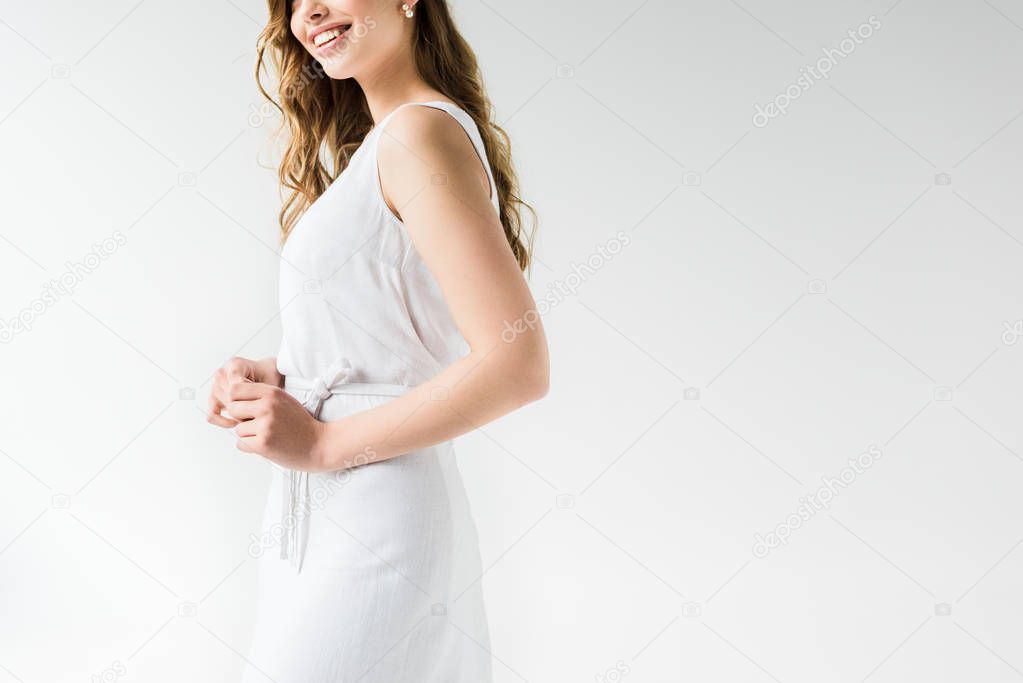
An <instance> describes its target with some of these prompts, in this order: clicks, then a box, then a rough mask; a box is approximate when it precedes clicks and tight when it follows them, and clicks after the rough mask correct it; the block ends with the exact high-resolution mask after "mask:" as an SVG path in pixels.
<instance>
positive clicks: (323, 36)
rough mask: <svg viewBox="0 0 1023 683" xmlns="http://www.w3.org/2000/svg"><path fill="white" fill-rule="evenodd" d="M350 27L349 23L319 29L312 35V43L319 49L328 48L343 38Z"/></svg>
mask: <svg viewBox="0 0 1023 683" xmlns="http://www.w3.org/2000/svg"><path fill="white" fill-rule="evenodd" d="M351 27H352V25H351V24H338V25H337V26H331V27H330V28H327V29H324V30H321V31H319V32H318V33H316V34H315V35H314V36H313V45H314V46H316V48H317V49H321V50H325V49H330V48H332V47H334V46H336V45H338V44H340V43H341V41H342V40H344V38H345V36H346V35H347V34H348V30H349V29H351Z"/></svg>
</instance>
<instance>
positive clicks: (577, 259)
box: [0, 0, 1023, 683]
mask: <svg viewBox="0 0 1023 683" xmlns="http://www.w3.org/2000/svg"><path fill="white" fill-rule="evenodd" d="M423 1H424V2H430V0H423ZM453 7H454V11H455V14H456V18H457V20H458V22H459V24H460V26H461V27H462V29H463V31H464V33H465V35H466V37H467V39H468V40H469V42H470V43H471V44H472V45H473V46H474V47H475V49H476V50H477V52H478V55H479V58H480V60H481V64H482V67H483V70H484V75H485V77H486V82H487V85H488V88H489V93H490V95H491V97H492V98H493V101H494V103H495V106H496V110H497V115H498V121H499V123H501V125H503V126H504V127H505V128H506V129H507V130H508V131H509V133H510V135H511V138H512V141H513V144H514V147H513V153H514V159H515V163H516V165H517V168H518V171H519V173H520V176H521V180H522V185H523V188H522V189H523V194H524V196H525V197H526V198H527V200H528V201H530V202H531V203H532V204H533V205H534V206H535V207H536V208H537V210H538V212H539V214H540V238H539V249H538V253H537V256H538V258H537V266H536V268H535V270H534V271H533V275H532V285H533V287H534V291H535V293H536V295H537V297H538V298H541V297H544V296H546V295H547V293H548V291H549V287H551V286H553V285H555V284H560V286H561V287H562V288H563V289H565V290H570V293H569V294H568V295H567V296H564V297H562V298H559V299H558V300H557V303H556V305H553V306H548V307H547V313H546V315H545V321H544V322H545V325H546V327H547V330H548V333H549V336H550V342H551V348H552V388H551V392H550V394H549V396H548V397H547V398H546V399H545V400H543V401H542V402H540V403H536V404H533V405H531V406H529V407H527V408H526V409H524V410H522V411H520V412H519V413H516V414H514V415H512V416H509V417H507V418H505V419H502V420H500V421H498V422H497V423H494V424H491V425H488V426H487V427H485V428H484V429H482V430H480V431H479V432H476V433H473V434H471V435H468V436H466V437H464V438H462V439H460V440H459V442H458V446H457V447H458V451H459V460H460V464H461V467H462V471H463V473H464V476H465V479H466V484H467V487H468V489H469V493H470V497H471V500H472V503H473V507H474V511H475V515H476V518H477V523H478V527H479V530H480V535H481V543H482V553H483V560H484V565H485V567H487V570H486V573H485V575H484V577H483V579H482V581H483V586H484V590H485V594H486V597H487V600H488V608H489V615H490V622H491V631H492V651H493V656H494V660H495V662H494V667H495V675H496V678H497V680H498V681H502V682H504V681H521V680H525V681H530V682H532V683H539V682H541V681H551V682H558V683H562V682H567V681H604V680H606V681H616V680H619V678H622V679H623V680H634V681H637V683H638V682H639V681H650V682H653V681H729V682H732V681H768V680H774V681H784V682H786V683H788V682H796V681H808V682H810V681H812V682H815V683H816V682H817V681H862V680H866V679H869V680H871V681H878V682H880V681H909V680H912V681H924V680H926V681H1018V680H1021V679H1023V648H1021V643H1023V616H1021V615H1023V590H1021V588H1020V582H1019V577H1020V576H1021V574H1023V548H1021V547H1020V546H1021V540H1023V538H1021V537H1023V499H1021V496H1020V495H1019V491H1020V485H1021V484H1023V437H1021V434H1020V430H1019V429H1018V425H1019V420H1020V409H1021V407H1023V397H1021V392H1020V386H1021V381H1023V322H1019V323H1018V325H1019V327H1018V328H1016V327H1015V325H1016V324H1017V321H1020V320H1023V270H1021V267H1020V266H1021V264H1023V226H1021V223H1023V199H1021V197H1023V193H1021V192H1020V187H1021V181H1023V155H1021V150H1023V120H1021V115H1023V80H1021V78H1020V73H1021V67H1023V6H1021V5H1020V3H1019V2H1015V1H1014V0H990V1H989V2H987V1H983V0H884V1H883V2H882V1H876V2H875V1H872V0H864V1H861V2H838V1H835V0H828V1H821V0H787V1H784V2H769V1H768V0H741V1H740V2H731V1H726V0H717V1H714V2H706V1H704V2H695V1H669V0H647V1H643V0H627V1H625V2H606V1H603V0H601V1H597V2H585V3H581V2H566V1H555V2H552V1H549V0H548V1H545V2H540V1H538V0H516V2H506V3H497V2H496V1H494V0H491V1H490V2H484V1H483V0H458V1H457V2H456V3H454V5H453ZM871 15H874V16H875V17H876V18H877V20H879V21H880V24H881V27H880V28H879V29H877V30H876V31H874V32H873V35H872V36H871V37H870V38H869V39H866V40H863V41H862V44H859V45H856V47H855V49H854V51H852V52H851V53H850V54H848V55H847V56H844V57H843V58H841V59H840V60H837V64H836V65H835V66H834V68H833V69H832V71H831V73H830V78H828V79H826V80H819V81H815V82H813V83H812V85H811V87H809V88H808V89H807V90H806V91H805V92H803V93H802V94H801V96H800V97H799V98H797V99H795V100H794V101H792V102H791V105H790V107H789V108H788V112H787V114H785V115H783V116H778V117H776V118H773V119H771V120H769V121H768V122H767V125H765V126H759V127H758V126H756V125H754V124H753V118H752V117H753V114H754V113H755V111H756V110H755V105H756V104H760V105H765V104H766V103H768V102H769V101H771V100H773V99H774V98H775V97H776V96H777V95H779V94H780V93H783V92H784V91H785V90H786V88H787V87H788V86H789V85H790V84H793V83H795V82H796V81H797V79H798V78H799V77H800V75H801V69H802V68H803V67H804V66H806V65H812V64H815V63H816V62H817V60H819V59H820V58H821V57H822V55H823V53H822V50H823V49H825V48H838V47H839V45H840V43H841V41H842V40H843V39H844V38H846V37H847V32H848V31H849V30H854V31H855V30H856V29H857V28H858V27H859V26H860V25H861V24H864V23H866V22H868V20H869V17H870V16H871ZM264 17H265V8H264V5H263V4H262V3H261V2H259V1H258V0H244V1H243V0H235V2H230V1H228V0H201V1H200V0H175V1H173V2H171V1H170V0H143V1H142V2H136V0H108V1H106V2H102V3H98V2H88V3H87V2H71V0H54V1H53V2H20V1H15V0H0V60H2V63H3V65H4V69H3V72H2V76H0V79H2V88H0V150H2V152H0V153H2V159H3V161H2V164H0V193H2V200H3V201H2V205H0V273H2V278H3V279H2V287H0V319H2V320H4V321H7V322H8V323H9V321H10V320H11V319H13V318H17V317H18V316H20V315H27V316H28V317H30V318H31V320H32V329H31V330H30V331H25V332H21V333H18V334H13V335H8V337H9V338H7V340H6V341H7V343H4V344H3V345H0V377H2V381H3V391H2V397H0V682H2V683H8V682H9V681H25V682H29V681H33V682H34V681H89V680H97V679H102V680H123V681H146V682H157V681H185V680H188V681H233V680H237V679H238V677H239V676H240V674H241V671H242V669H243V667H244V666H246V664H245V662H244V660H243V655H244V654H245V653H246V651H247V647H248V638H249V624H250V622H251V619H252V617H253V604H252V601H251V599H250V596H251V595H252V594H253V588H254V580H255V574H254V566H255V565H254V562H253V561H252V560H250V559H249V558H248V555H247V549H248V544H249V534H250V533H255V532H258V531H259V524H260V515H261V513H262V504H263V500H264V498H265V495H266V493H267V491H266V487H267V485H268V481H269V471H270V470H269V468H268V466H267V465H266V464H265V463H264V462H262V461H260V460H259V459H258V458H254V457H253V456H248V455H243V454H240V453H239V452H237V451H236V450H235V449H234V447H233V435H232V434H231V433H230V432H224V431H221V430H218V429H216V428H214V427H212V426H210V425H208V424H207V423H206V422H205V419H204V416H203V408H204V405H205V398H206V395H207V393H208V389H209V384H208V382H209V378H210V375H211V374H212V373H213V371H214V370H215V369H216V368H217V367H218V365H219V364H220V363H221V362H223V360H224V359H226V358H227V357H229V356H231V355H234V354H241V355H246V356H252V357H261V356H267V355H273V354H274V353H275V350H276V345H277V343H278V341H279V326H278V322H277V320H276V318H275V312H276V307H277V301H276V281H277V253H278V247H277V227H276V222H275V221H276V211H277V207H278V199H277V192H276V184H275V178H274V174H273V172H272V170H270V169H268V168H265V167H261V166H260V162H262V163H263V164H264V165H265V166H267V165H269V162H270V160H271V157H270V154H269V147H268V145H267V142H266V141H267V137H268V135H269V133H270V131H271V130H272V128H274V127H275V125H276V119H274V118H272V117H270V118H265V119H264V118H263V115H262V114H261V113H260V107H261V106H262V103H263V101H262V99H261V98H260V97H259V95H258V93H257V91H256V89H255V86H254V82H253V78H252V68H253V63H254V51H253V46H254V42H255V36H256V34H257V32H258V30H259V29H260V27H261V24H262V22H263V20H264ZM760 123H763V121H761V122H760ZM942 174H944V175H942ZM116 231H120V233H121V234H123V235H124V236H125V238H126V241H125V244H124V245H123V246H120V247H118V248H117V249H116V251H114V253H112V254H110V255H109V256H108V257H107V258H105V259H102V262H101V263H99V264H98V265H97V267H96V268H94V269H92V271H91V272H88V273H85V274H84V276H83V277H82V278H81V281H80V282H77V284H76V286H75V287H74V290H73V293H71V294H69V295H66V296H61V297H59V298H58V299H57V300H56V301H55V302H52V303H51V304H49V305H46V306H44V307H43V309H42V310H41V311H36V312H34V313H28V314H25V313H24V311H25V310H31V306H32V303H33V301H34V300H37V299H38V298H39V297H40V295H41V293H42V292H43V290H44V287H45V286H46V283H47V282H48V281H49V280H51V279H56V278H60V277H61V276H62V274H63V273H65V271H66V270H67V268H68V267H69V266H68V263H69V262H71V263H78V262H82V261H83V259H84V258H85V257H86V255H87V254H89V253H90V252H91V251H92V250H93V245H95V244H99V243H100V242H102V241H103V240H104V239H105V238H108V237H110V236H112V235H114V234H115V232H116ZM619 231H624V232H625V233H627V234H628V235H629V238H630V242H629V245H628V246H627V247H626V248H624V249H622V250H621V251H620V252H619V253H618V254H617V255H616V256H614V257H613V258H611V259H610V260H606V261H603V262H601V263H599V264H598V265H599V267H597V268H594V269H593V270H592V271H590V272H586V273H585V275H584V277H577V276H576V275H573V273H575V272H576V269H575V267H576V266H578V265H579V264H583V263H585V262H586V261H587V259H589V258H590V256H591V255H593V254H595V253H598V252H597V250H598V247H599V246H601V245H604V244H606V243H607V242H608V241H609V240H612V239H614V237H615V235H616V234H617V233H618V232H619ZM598 260H599V259H598ZM1017 337H1019V341H1018V342H1017ZM687 390H688V391H687ZM193 396H194V398H192V397H193ZM872 445H873V446H876V447H877V448H879V449H880V452H881V454H882V455H881V457H879V458H878V459H877V460H876V462H874V463H873V464H871V465H870V467H869V468H868V469H865V470H864V471H862V472H861V473H860V474H859V475H857V476H856V477H855V479H854V480H853V481H852V483H850V484H849V485H848V486H845V487H839V489H838V490H839V492H838V495H837V496H836V497H835V498H834V500H833V501H832V502H831V504H830V506H829V507H828V509H824V510H820V511H819V512H816V513H815V514H813V515H810V518H809V519H808V520H806V521H805V522H803V521H802V520H800V522H801V524H800V525H799V528H796V529H794V530H793V531H792V533H791V537H790V538H789V540H788V542H787V543H786V544H785V545H783V546H782V547H779V548H776V549H773V550H771V551H770V552H768V553H767V556H766V557H762V558H761V557H755V556H754V553H753V547H754V538H755V536H756V534H764V535H766V534H768V533H769V532H771V531H772V530H773V529H775V528H776V527H778V525H784V524H786V519H787V518H788V516H789V515H790V514H791V513H794V512H796V511H797V510H798V509H799V507H800V505H801V500H802V499H803V497H804V496H808V495H811V494H814V493H815V492H816V491H818V489H820V488H821V487H822V486H824V484H823V483H822V477H828V478H830V477H838V476H839V475H840V473H841V471H842V468H843V467H844V466H846V464H847V461H848V459H849V458H855V457H856V456H858V455H859V454H861V453H865V452H867V450H868V449H869V448H870V447H871V446H872Z"/></svg>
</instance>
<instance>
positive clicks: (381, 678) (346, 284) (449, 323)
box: [244, 101, 500, 683]
mask: <svg viewBox="0 0 1023 683" xmlns="http://www.w3.org/2000/svg"><path fill="white" fill-rule="evenodd" d="M410 105H421V106H429V107H434V108H437V109H441V110H443V111H446V112H447V113H448V114H450V115H451V116H452V117H454V119H455V120H456V121H457V122H458V123H459V124H460V125H461V126H462V128H463V129H464V130H465V132H466V134H467V135H468V136H469V138H470V140H471V141H472V143H473V145H474V146H475V148H476V151H477V153H478V154H479V156H480V158H481V159H482V161H483V164H484V166H485V167H486V172H487V176H488V178H489V180H490V187H491V200H492V204H493V206H494V210H495V211H498V212H499V211H500V207H499V204H498V198H497V193H496V191H495V190H494V177H493V172H492V170H491V168H490V164H489V161H488V160H487V157H486V151H485V149H484V146H483V141H482V139H481V137H480V134H479V130H478V129H477V128H476V125H475V122H474V121H473V119H472V117H470V116H469V115H468V113H466V112H465V111H464V110H462V109H461V108H459V107H457V106H456V105H453V104H450V103H447V102H442V101H433V102H408V103H405V104H403V105H401V106H400V107H398V108H397V109H395V110H394V111H392V112H391V113H390V114H388V115H387V116H385V117H384V118H383V120H381V121H380V122H379V123H378V124H377V125H376V126H375V127H374V128H373V129H372V130H371V131H370V132H369V134H368V135H367V136H366V138H365V139H364V140H363V142H362V144H361V146H360V147H359V148H358V149H357V151H356V152H355V154H354V155H353V157H352V158H351V160H350V162H349V165H348V167H347V168H346V169H345V170H344V172H343V173H342V174H341V175H340V176H339V177H338V178H337V179H336V180H335V181H334V182H333V184H332V185H331V186H330V187H329V188H328V189H327V190H326V192H324V193H323V195H322V196H320V197H319V199H317V201H316V202H314V203H313V205H312V206H311V207H309V209H308V210H307V211H306V213H305V214H304V215H303V217H302V218H301V220H300V221H299V223H298V224H297V225H296V226H295V227H294V229H293V231H292V234H291V235H290V237H289V238H288V240H287V242H286V243H285V247H284V249H283V251H282V253H281V261H282V263H281V277H280V306H281V322H282V325H283V330H284V331H283V340H282V344H281V349H280V353H279V356H278V359H277V367H278V369H279V371H280V372H281V374H283V375H284V376H285V389H286V390H287V391H288V392H289V393H291V394H292V395H293V396H295V397H296V398H297V399H298V400H300V401H302V402H303V404H304V405H305V406H306V408H307V409H308V410H309V411H310V412H311V413H312V414H313V415H314V416H316V417H318V418H319V419H321V420H324V421H331V420H336V419H339V418H341V417H343V416H345V415H348V414H351V413H355V412H359V411H363V410H368V409H370V408H373V407H375V406H378V405H381V404H382V403H385V402H387V401H389V400H393V398H394V397H395V396H399V395H401V394H403V393H404V392H406V391H408V390H409V389H410V388H412V387H414V386H416V385H418V384H420V383H422V382H424V381H426V380H427V379H429V378H430V377H432V376H433V375H435V374H437V373H438V372H439V371H440V370H442V369H443V368H444V367H445V366H447V365H448V364H450V363H451V362H453V361H454V360H456V359H457V358H459V357H460V356H462V355H464V354H465V353H466V352H467V351H468V345H467V344H466V342H465V340H464V339H463V338H462V336H461V335H460V333H459V332H458V330H457V328H456V326H455V324H454V322H453V320H452V318H451V314H450V312H449V310H448V308H447V305H446V304H445V302H444V300H443V298H442V296H441V292H440V289H439V287H438V285H437V283H436V281H435V280H434V278H433V276H432V275H431V274H430V272H429V271H428V270H427V268H426V266H425V265H424V263H423V261H422V260H421V258H420V256H419V254H418V253H417V251H416V249H415V247H414V246H413V244H412V242H411V240H410V238H409V236H408V234H407V232H406V231H405V228H404V225H403V224H402V223H401V221H399V220H398V219H397V218H396V217H395V216H394V214H393V213H392V212H391V211H390V209H389V208H388V207H387V205H386V203H385V202H384V199H383V195H382V193H381V190H380V184H379V180H378V175H377V142H378V139H379V137H380V135H381V132H382V131H383V130H384V127H385V126H386V125H387V122H388V121H389V120H390V118H391V117H392V116H393V115H394V114H395V113H396V112H397V111H399V110H400V109H401V108H403V107H406V106H410ZM363 457H364V459H363V461H362V462H363V463H364V464H360V465H359V466H357V467H355V468H353V469H350V470H345V471H342V472H340V473H328V474H308V473H303V472H293V471H290V470H284V469H282V468H280V467H277V466H276V465H275V466H274V473H273V482H272V487H271V489H270V496H269V499H268V501H267V505H266V509H265V520H264V525H263V529H262V533H261V534H260V535H259V536H258V537H257V536H256V535H253V537H252V544H251V546H250V554H251V555H252V556H254V557H258V558H259V559H258V562H259V593H258V596H257V605H258V606H257V618H256V628H255V634H254V640H253V643H252V648H251V650H250V652H249V655H248V657H247V660H248V666H247V667H246V673H245V677H244V681H245V682H246V683H254V682H256V681H261V682H265V681H267V680H270V681H274V682H275V683H355V682H356V681H359V682H361V683H372V682H379V683H403V682H405V681H410V682H411V681H415V682H417V683H433V682H441V681H444V682H452V683H454V682H466V681H471V682H473V683H487V682H489V681H490V680H491V664H490V661H491V660H490V653H489V648H490V642H489V632H488V628H487V621H486V614H485V610H484V605H483V598H482V593H481V587H480V576H481V574H482V570H481V567H480V557H479V545H478V540H477V535H476V528H475V525H474V523H473V521H472V517H471V514H470V510H469V506H468V501H467V499H466V495H465V490H464V487H463V485H462V480H461V477H460V475H459V472H458V468H457V466H456V463H455V457H454V450H453V448H452V443H451V442H450V441H448V442H445V443H442V444H439V445H437V446H434V447H431V448H426V449H423V450H420V451H416V452H414V453H408V454H405V455H401V456H398V457H396V458H392V459H390V460H385V461H380V462H374V461H373V454H372V453H366V454H364V456H363Z"/></svg>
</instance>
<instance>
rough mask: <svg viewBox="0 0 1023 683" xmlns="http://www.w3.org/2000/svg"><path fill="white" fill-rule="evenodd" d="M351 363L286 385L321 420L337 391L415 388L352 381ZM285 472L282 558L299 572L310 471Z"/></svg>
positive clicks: (386, 392)
mask: <svg viewBox="0 0 1023 683" xmlns="http://www.w3.org/2000/svg"><path fill="white" fill-rule="evenodd" d="M352 375H353V370H352V364H351V363H350V362H349V360H348V359H347V358H341V359H340V360H338V361H337V362H335V363H334V364H333V365H331V366H330V368H329V369H328V370H327V372H325V373H324V374H323V375H321V376H320V377H314V378H312V379H306V378H302V377H295V376H293V375H288V376H286V377H285V378H284V388H285V389H286V390H288V391H289V393H290V392H292V391H297V392H303V393H304V394H305V398H304V399H303V400H302V405H303V406H304V407H305V409H306V410H307V411H309V413H310V414H311V415H312V416H313V417H314V418H315V419H317V420H318V419H320V411H321V410H323V404H324V403H325V402H326V401H327V399H329V398H330V397H331V396H335V395H337V394H354V395H360V396H392V397H397V396H401V395H403V394H405V393H406V392H407V391H409V390H410V389H412V387H410V386H406V385H404V384H366V383H358V382H352V381H351V378H352ZM280 469H281V471H282V472H283V474H284V490H283V494H284V499H283V502H282V505H281V527H282V528H283V535H282V537H281V559H282V560H285V559H287V560H290V562H291V566H292V567H294V569H295V571H296V573H298V572H301V571H302V560H303V559H304V558H305V549H306V546H307V545H308V543H309V515H310V514H311V513H312V504H311V497H310V495H309V473H308V472H303V471H300V470H290V469H287V468H280Z"/></svg>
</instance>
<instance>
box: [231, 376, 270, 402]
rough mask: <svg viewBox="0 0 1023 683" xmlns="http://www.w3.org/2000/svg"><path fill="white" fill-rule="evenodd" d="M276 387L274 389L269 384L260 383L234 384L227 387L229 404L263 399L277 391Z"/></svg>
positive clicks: (242, 382) (243, 382)
mask: <svg viewBox="0 0 1023 683" xmlns="http://www.w3.org/2000/svg"><path fill="white" fill-rule="evenodd" d="M275 390H276V387H272V386H270V385H269V384H261V383H259V382H245V381H241V382H232V383H231V385H230V386H228V387H227V399H228V401H227V403H225V405H227V404H229V403H231V402H234V401H252V400H255V399H258V398H263V397H264V396H266V395H267V394H270V393H271V392H273V391H275Z"/></svg>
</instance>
